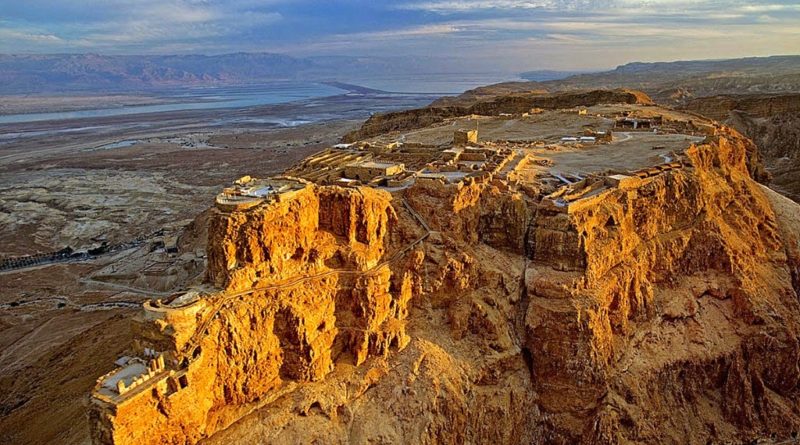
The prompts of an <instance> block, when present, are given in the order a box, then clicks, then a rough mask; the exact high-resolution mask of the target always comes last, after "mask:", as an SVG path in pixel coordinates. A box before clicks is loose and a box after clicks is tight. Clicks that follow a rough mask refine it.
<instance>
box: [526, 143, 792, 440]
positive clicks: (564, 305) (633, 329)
mask: <svg viewBox="0 0 800 445" xmlns="http://www.w3.org/2000/svg"><path fill="white" fill-rule="evenodd" d="M746 145H747V141H746V140H745V139H743V138H742V137H741V136H740V135H739V134H738V133H736V132H735V131H732V130H728V129H722V130H720V134H719V135H718V136H716V137H715V138H714V139H713V140H712V141H710V142H709V143H708V144H703V145H699V146H694V147H692V148H690V149H689V150H688V151H687V152H686V154H687V156H688V157H689V160H690V163H691V165H692V167H689V168H684V169H680V170H675V171H671V172H667V173H662V174H661V175H659V176H657V177H655V178H652V179H650V180H649V181H648V182H647V183H645V184H643V185H641V186H640V187H638V188H635V189H621V188H618V189H614V190H611V191H608V192H606V193H605V194H603V195H602V196H600V197H598V198H594V200H589V201H590V202H581V201H578V202H576V203H574V204H570V205H569V206H568V207H562V208H557V207H555V208H554V207H552V206H543V207H542V208H541V209H540V212H539V213H538V215H537V219H536V223H535V229H534V232H535V233H534V234H533V235H532V238H533V239H534V240H535V242H534V243H533V262H532V264H531V266H530V267H529V268H528V270H527V271H526V286H527V289H528V297H529V298H530V304H529V306H528V307H527V311H526V347H527V348H528V349H529V350H530V354H531V356H532V357H533V366H532V374H533V379H532V384H533V387H534V391H535V393H536V394H537V399H536V400H537V404H538V406H540V408H541V409H542V411H543V414H544V416H543V418H544V419H545V420H544V421H543V422H542V423H541V424H540V425H541V428H542V430H541V431H542V433H543V434H544V437H546V438H547V442H549V443H707V442H708V441H711V442H726V441H740V440H743V439H745V440H746V439H748V438H755V437H759V436H762V437H763V436H768V435H769V434H776V435H778V436H780V437H788V436H789V435H790V434H792V433H793V432H794V431H797V430H798V428H799V427H800V417H798V416H797V415H796V412H797V411H796V410H797V408H798V405H797V399H796V398H795V394H796V391H797V385H798V382H800V372H798V366H797V354H798V352H799V349H798V348H799V347H800V343H798V334H800V323H798V320H797V318H796V317H795V316H794V314H796V313H797V311H798V309H800V307H798V300H797V296H798V293H797V292H798V289H797V282H796V279H795V280H794V282H793V275H794V276H796V272H793V271H795V270H796V267H797V260H796V254H788V255H787V250H786V248H790V249H796V246H797V232H796V227H795V228H794V229H787V228H786V227H783V230H782V227H781V224H779V220H778V218H777V217H776V214H775V212H774V211H773V206H772V204H771V201H770V197H769V195H768V193H770V192H765V189H763V188H762V187H761V186H759V185H758V184H757V183H755V182H754V181H753V180H752V179H751V178H750V177H749V174H748V170H747V165H746V156H747V150H746Z"/></svg>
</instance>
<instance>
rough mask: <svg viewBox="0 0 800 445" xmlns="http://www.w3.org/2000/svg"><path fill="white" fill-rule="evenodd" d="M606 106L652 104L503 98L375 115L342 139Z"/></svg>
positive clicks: (599, 95)
mask: <svg viewBox="0 0 800 445" xmlns="http://www.w3.org/2000/svg"><path fill="white" fill-rule="evenodd" d="M609 103H624V104H644V105H648V104H652V103H653V102H652V101H651V100H650V98H649V97H647V95H646V94H644V93H642V92H640V91H632V90H593V91H579V92H564V93H555V94H532V93H529V94H518V95H506V96H501V97H496V98H492V99H489V100H486V101H481V102H477V103H475V104H471V105H468V106H430V107H427V108H420V109H416V110H407V111H397V112H393V113H386V114H376V115H373V116H372V117H370V118H369V119H367V121H366V122H365V123H364V125H362V126H361V128H359V129H358V130H355V131H352V132H350V133H348V134H346V135H345V136H344V138H343V140H344V141H345V142H356V141H359V140H362V139H368V138H371V137H374V136H378V135H380V134H384V133H388V132H391V131H403V130H412V129H417V128H424V127H427V126H429V125H433V124H436V123H439V122H443V121H444V120H445V119H449V118H453V117H458V116H468V115H470V114H482V115H487V116H497V115H499V114H500V113H512V114H521V113H527V112H528V111H530V109H531V108H543V109H559V108H572V107H579V106H583V107H588V106H592V105H597V104H609Z"/></svg>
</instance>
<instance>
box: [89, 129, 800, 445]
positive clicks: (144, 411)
mask: <svg viewBox="0 0 800 445" xmlns="http://www.w3.org/2000/svg"><path fill="white" fill-rule="evenodd" d="M752 148H753V146H752V143H751V142H750V141H748V140H747V139H745V138H743V137H742V136H741V135H740V134H739V133H737V132H736V131H734V130H731V129H727V128H724V127H721V128H718V129H717V134H716V135H715V136H713V137H710V138H709V139H708V140H707V141H706V142H705V143H703V144H701V145H697V146H693V147H691V148H689V149H688V150H687V151H686V152H685V153H684V154H683V155H682V156H681V158H682V159H683V163H680V162H679V163H677V166H675V167H674V168H670V169H666V170H663V169H652V170H654V171H655V172H656V173H654V174H653V175H652V176H648V177H647V178H643V179H641V180H640V179H638V178H637V179H636V180H635V181H633V182H627V183H625V184H627V185H623V182H621V181H622V180H619V177H617V180H619V182H616V183H615V182H613V181H608V182H606V180H610V179H613V177H605V176H603V186H602V187H600V188H597V189H593V190H594V191H596V192H597V193H586V194H584V195H580V194H564V195H559V196H563V197H565V199H564V200H561V201H559V200H557V199H555V196H556V195H551V196H550V197H545V198H542V197H541V196H539V195H538V194H537V193H536V192H534V191H532V190H534V188H524V187H520V188H516V187H515V184H509V183H508V182H506V181H502V180H499V179H495V178H493V177H492V176H491V175H489V174H486V175H483V176H479V175H476V176H470V177H469V178H467V179H466V180H465V181H464V182H463V183H459V184H443V183H439V182H430V181H418V182H417V183H416V184H415V185H413V186H411V187H409V188H407V189H405V190H404V191H398V192H395V194H394V195H393V196H392V195H389V194H388V193H385V192H380V191H376V190H373V189H367V188H358V189H342V188H338V187H316V186H313V187H309V188H305V189H303V190H301V191H300V192H298V193H296V194H295V195H293V197H292V198H291V199H286V200H279V201H277V202H275V203H273V204H270V205H269V206H267V207H261V208H255V209H253V210H250V211H247V212H232V213H224V212H220V211H213V212H212V214H211V215H210V217H209V218H210V226H209V227H210V228H209V253H208V258H209V266H208V282H209V284H214V285H215V286H216V287H217V288H218V289H221V290H222V291H221V292H219V293H217V294H212V295H208V296H206V297H205V298H203V299H200V300H198V301H196V302H194V303H188V304H185V305H180V306H176V307H172V306H170V305H169V304H168V302H165V305H162V306H158V305H156V306H151V307H148V308H147V310H146V311H145V312H144V314H142V315H141V316H140V317H139V319H138V320H137V321H136V323H135V333H136V334H135V337H136V338H137V343H136V345H135V347H134V348H133V349H134V350H135V351H141V350H145V348H147V349H149V350H151V351H153V350H154V351H159V352H164V351H165V352H166V353H167V357H168V358H169V359H170V360H172V361H170V362H168V367H169V368H170V369H171V370H172V371H174V373H173V374H171V375H170V376H169V377H168V378H166V379H165V380H164V381H163V383H162V381H159V382H158V383H156V384H153V385H150V386H148V385H144V386H141V387H137V388H135V389H134V390H131V391H133V392H132V393H131V395H130V396H129V397H128V398H126V399H125V400H124V401H123V402H122V403H118V404H116V405H113V406H110V405H104V404H102V403H94V404H93V408H92V411H91V414H90V415H91V416H92V422H93V431H94V434H95V441H96V442H98V443H111V442H113V443H117V444H128V443H145V444H150V443H152V444H155V443H175V444H183V443H194V442H197V441H198V440H202V442H203V443H207V444H224V443H233V442H235V443H315V442H316V443H421V444H441V443H508V444H517V443H519V444H529V443H551V444H573V443H586V444H607V443H641V444H649V443H669V444H686V443H690V444H705V443H708V442H712V443H718V442H722V443H724V442H741V441H747V440H751V439H756V438H759V437H764V436H769V435H770V434H775V435H776V436H777V437H780V438H787V437H790V436H791V434H792V433H793V432H795V431H800V415H798V414H797V413H798V412H800V402H798V400H800V399H798V397H797V395H798V390H800V387H799V386H798V385H800V366H799V365H798V359H797V357H798V356H800V321H798V319H797V313H798V312H799V311H800V303H798V291H800V244H799V242H800V223H798V221H800V206H797V205H796V204H794V203H792V202H791V201H789V200H787V199H785V198H782V197H781V196H780V195H777V194H775V193H774V192H772V191H770V190H768V189H766V188H765V187H764V186H762V185H760V184H758V183H756V182H755V181H753V179H752V178H751V176H750V172H751V171H752V158H751V157H750V151H751V150H752ZM672 164H675V163H674V162H673V163H670V165H672ZM662 167H663V166H662ZM594 176H595V175H590V176H587V178H586V179H587V181H588V180H589V179H593V177H594ZM623 178H624V176H623ZM628 178H631V179H632V178H633V177H631V176H629V177H628ZM587 183H588V182H587ZM613 184H617V185H613ZM522 190H525V192H524V193H523V191H522ZM575 196H585V198H583V199H573V200H572V201H568V200H567V199H572V198H570V197H575ZM155 378H156V379H157V378H158V376H156V377H155ZM142 388H145V390H144V391H142V390H141V389H142ZM212 434H213V435H212Z"/></svg>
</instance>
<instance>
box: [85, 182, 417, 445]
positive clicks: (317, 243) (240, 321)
mask: <svg viewBox="0 0 800 445" xmlns="http://www.w3.org/2000/svg"><path fill="white" fill-rule="evenodd" d="M210 219H211V222H210V226H209V243H208V246H209V247H208V257H209V266H208V281H209V283H212V284H215V285H217V286H218V287H219V288H220V289H222V291H221V292H218V293H215V294H210V295H207V296H205V297H202V298H198V299H196V300H194V301H191V302H188V303H186V304H178V303H177V302H176V303H172V302H169V301H167V302H164V303H163V304H150V305H146V306H145V311H144V313H143V314H142V315H141V316H140V317H139V318H137V320H136V322H135V323H134V331H135V332H134V334H135V335H134V336H135V338H136V339H137V340H136V344H135V345H134V348H133V352H134V353H135V354H136V355H141V354H142V351H144V353H145V354H161V355H163V356H164V357H166V361H167V364H166V368H167V371H168V373H169V376H168V377H165V378H163V379H162V378H161V377H159V374H157V375H151V376H150V377H149V378H150V380H149V381H146V382H143V383H141V384H140V386H141V389H140V387H137V388H135V389H130V390H129V391H128V392H126V393H125V394H120V395H119V396H118V397H117V396H115V395H113V394H112V396H109V397H106V398H105V399H103V400H100V399H97V398H96V399H95V400H94V402H93V403H92V410H91V413H90V417H91V418H92V425H93V435H94V440H95V442H96V443H115V444H128V443H130V444H133V443H136V444H163V443H194V442H196V441H198V440H200V439H202V438H204V437H208V436H210V435H211V434H213V433H214V432H216V431H219V430H221V429H223V428H225V427H227V426H228V425H230V424H231V423H232V422H233V421H235V420H237V419H239V418H240V417H241V416H242V415H243V414H245V413H246V412H248V411H249V410H252V409H254V408H256V407H258V406H260V405H261V404H263V403H265V402H266V401H269V400H272V399H274V398H276V397H278V396H280V395H281V394H283V393H285V391H286V390H288V389H291V388H292V387H293V385H295V384H297V383H303V382H313V381H317V380H320V379H322V378H324V377H325V376H326V375H328V374H329V373H330V372H331V371H332V370H333V368H334V364H335V363H351V364H355V365H358V364H360V363H362V362H363V361H364V360H365V359H366V358H367V357H369V356H382V355H385V354H387V353H388V352H389V350H390V349H394V350H397V349H400V348H403V347H404V346H405V345H406V344H407V343H408V336H407V334H406V331H405V323H406V322H405V319H406V317H407V315H408V303H409V300H410V298H411V297H412V296H413V295H414V294H416V293H418V292H419V276H418V273H419V271H418V268H419V260H416V261H414V260H406V261H400V260H403V259H404V258H405V257H404V256H403V255H395V254H398V252H397V251H393V250H392V249H399V248H402V247H404V246H402V245H396V243H393V242H392V240H390V236H389V233H390V232H392V233H393V235H392V236H394V237H396V241H398V242H403V241H404V239H403V238H402V237H403V236H405V235H403V232H402V227H399V226H398V224H397V215H396V213H395V210H394V208H393V207H392V202H391V197H390V196H389V195H388V194H386V193H383V192H378V191H375V190H372V189H363V190H358V189H342V188H338V187H313V186H309V187H307V188H305V189H304V190H302V191H300V192H299V193H297V194H296V195H295V196H293V197H292V198H291V199H286V200H280V201H279V202H275V203H272V204H269V205H265V206H263V207H259V208H256V209H253V210H251V211H247V212H231V213H226V212H221V211H218V210H216V211H214V212H213V214H212V215H211V217H210ZM417 230H419V229H417ZM412 235H413V234H412ZM398 246H399V247H398ZM412 258H413V256H412ZM151 374H152V373H151ZM112 402H114V403H112Z"/></svg>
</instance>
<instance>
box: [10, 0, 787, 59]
mask: <svg viewBox="0 0 800 445" xmlns="http://www.w3.org/2000/svg"><path fill="white" fill-rule="evenodd" d="M237 51H248V52H252V51H265V52H281V53H287V54H290V55H296V56H308V55H364V56H392V55H408V56H433V57H458V58H463V59H467V60H469V61H470V63H471V64H473V65H474V66H475V67H480V66H486V67H491V68H493V69H507V70H510V71H513V70H524V69H548V68H552V69H596V68H610V67H613V66H616V65H618V64H621V63H625V62H628V61H634V60H641V61H657V60H678V59H702V58H730V57H742V56H751V55H772V54H796V53H800V2H798V1H781V0H764V1H750V2H744V1H736V0H710V1H691V0H598V1H589V0H471V1H457V0H396V1H380V0H372V1H369V0H316V1H312V0H262V1H259V0H0V52H2V53H63V52H97V53H102V54H177V53H203V54H218V53H225V52H237Z"/></svg>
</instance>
